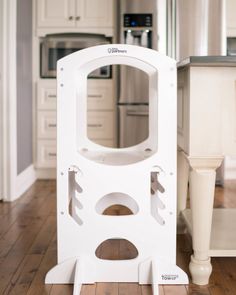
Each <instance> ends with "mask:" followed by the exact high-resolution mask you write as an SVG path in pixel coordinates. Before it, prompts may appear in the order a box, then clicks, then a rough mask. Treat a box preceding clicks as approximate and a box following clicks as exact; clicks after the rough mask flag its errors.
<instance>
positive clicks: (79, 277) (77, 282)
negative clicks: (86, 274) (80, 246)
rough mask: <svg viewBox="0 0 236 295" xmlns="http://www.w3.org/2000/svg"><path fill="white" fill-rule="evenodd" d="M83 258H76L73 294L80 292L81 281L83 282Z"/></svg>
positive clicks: (76, 294)
mask: <svg viewBox="0 0 236 295" xmlns="http://www.w3.org/2000/svg"><path fill="white" fill-rule="evenodd" d="M83 267H84V265H83V260H82V259H80V258H79V259H77V261H76V265H75V279H74V289H73V295H78V294H80V291H81V287H82V282H83Z"/></svg>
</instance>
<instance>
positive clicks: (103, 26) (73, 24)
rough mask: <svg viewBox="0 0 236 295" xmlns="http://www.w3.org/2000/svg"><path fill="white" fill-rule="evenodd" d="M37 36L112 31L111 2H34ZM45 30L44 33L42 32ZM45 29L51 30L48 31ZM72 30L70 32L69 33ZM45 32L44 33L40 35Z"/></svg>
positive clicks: (50, 0)
mask: <svg viewBox="0 0 236 295" xmlns="http://www.w3.org/2000/svg"><path fill="white" fill-rule="evenodd" d="M35 1H36V11H37V31H38V35H39V36H40V35H44V34H46V33H48V34H50V33H53V32H54V33H56V32H61V33H62V31H60V30H63V32H83V31H84V32H87V33H89V32H91V33H99V30H100V33H105V34H108V35H112V34H111V33H109V30H107V29H108V28H109V29H110V30H112V31H113V21H114V17H113V15H114V7H113V6H114V1H113V0H99V1H98V0H96V1H94V0H35ZM44 29H46V31H45V30H44ZM47 29H51V30H52V29H53V30H52V31H48V32H47ZM71 29H72V31H70V30H71ZM42 32H45V33H42Z"/></svg>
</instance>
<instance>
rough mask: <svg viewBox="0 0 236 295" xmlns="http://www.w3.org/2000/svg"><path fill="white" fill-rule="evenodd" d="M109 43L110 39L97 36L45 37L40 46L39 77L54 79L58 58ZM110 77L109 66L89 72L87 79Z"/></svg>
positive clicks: (64, 35)
mask: <svg viewBox="0 0 236 295" xmlns="http://www.w3.org/2000/svg"><path fill="white" fill-rule="evenodd" d="M110 43H111V39H110V38H107V37H105V36H104V35H97V34H69V35H66V34H63V35H60V34H57V35H47V36H46V37H44V38H42V42H41V44H40V46H41V48H40V76H41V78H56V72H57V61H58V60H59V59H60V58H63V57H64V56H66V55H68V54H71V53H74V52H76V51H78V50H81V49H84V48H87V47H91V46H96V45H102V44H110ZM111 75H112V73H111V66H110V65H108V66H104V67H101V68H98V69H96V70H95V71H93V72H91V73H90V74H89V76H88V78H102V79H104V78H105V79H106V78H107V79H110V78H111Z"/></svg>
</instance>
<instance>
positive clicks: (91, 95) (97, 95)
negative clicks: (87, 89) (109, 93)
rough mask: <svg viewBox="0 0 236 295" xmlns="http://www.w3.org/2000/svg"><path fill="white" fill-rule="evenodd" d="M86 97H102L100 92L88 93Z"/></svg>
mask: <svg viewBox="0 0 236 295" xmlns="http://www.w3.org/2000/svg"><path fill="white" fill-rule="evenodd" d="M88 97H91V98H102V95H101V94H89V95H88Z"/></svg>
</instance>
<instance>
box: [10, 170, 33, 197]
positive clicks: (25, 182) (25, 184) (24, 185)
mask: <svg viewBox="0 0 236 295" xmlns="http://www.w3.org/2000/svg"><path fill="white" fill-rule="evenodd" d="M35 181H36V173H35V169H34V166H33V165H30V166H29V167H28V168H26V169H25V170H24V171H22V172H21V173H20V174H19V175H17V177H16V187H15V193H14V195H13V196H12V198H11V201H15V200H16V199H18V198H19V197H20V196H21V195H22V194H23V193H24V192H25V191H27V189H28V188H29V187H30V186H31V185H32V184H33V183H34V182H35Z"/></svg>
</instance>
